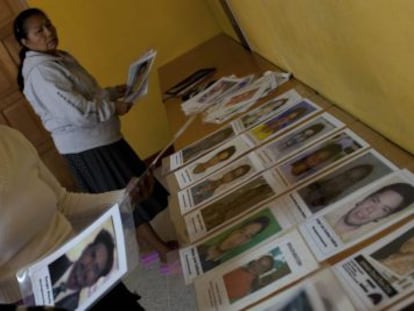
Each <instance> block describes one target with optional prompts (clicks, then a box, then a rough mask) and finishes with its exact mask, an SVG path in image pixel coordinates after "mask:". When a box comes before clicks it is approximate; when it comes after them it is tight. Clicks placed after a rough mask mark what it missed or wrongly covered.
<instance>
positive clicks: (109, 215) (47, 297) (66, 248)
mask: <svg viewBox="0 0 414 311" xmlns="http://www.w3.org/2000/svg"><path fill="white" fill-rule="evenodd" d="M102 230H105V231H107V232H109V233H110V234H111V235H112V237H113V239H114V244H115V249H114V252H115V254H114V263H113V266H112V269H111V271H110V272H109V274H107V275H106V276H105V277H101V278H100V279H99V280H98V282H97V283H96V284H94V285H92V286H91V287H89V288H84V289H83V290H82V291H81V295H80V300H79V304H78V307H77V308H76V310H85V309H86V308H87V307H88V306H90V305H91V304H92V303H93V302H94V301H96V300H97V299H98V298H99V297H100V296H101V295H103V294H104V293H106V291H107V290H108V289H109V288H111V286H113V285H114V284H115V282H117V281H118V280H119V279H120V278H121V277H122V276H123V275H124V274H125V273H126V271H127V265H126V252H125V241H124V232H123V229H122V223H121V217H120V211H119V207H118V205H117V204H116V205H114V206H113V207H112V208H110V209H109V210H108V211H106V212H105V213H104V214H103V215H101V216H100V217H99V218H98V219H97V220H96V221H94V222H93V223H92V224H91V225H90V226H88V227H87V228H86V229H85V230H83V231H82V232H81V233H79V234H78V235H77V236H76V237H74V238H73V239H71V240H70V241H68V242H67V243H65V244H64V245H63V246H61V247H60V248H58V249H57V250H56V251H54V252H53V253H51V254H50V255H48V256H47V257H45V258H43V259H41V260H40V261H38V262H36V263H34V264H33V265H31V266H30V267H27V269H28V274H29V275H30V278H31V282H32V287H33V295H34V298H35V303H36V305H54V297H53V292H52V287H53V285H55V284H52V283H51V273H52V271H50V270H49V265H51V264H52V263H53V262H54V261H55V260H57V259H59V258H60V257H61V256H63V255H66V256H68V257H69V258H74V259H72V260H73V261H74V260H76V259H77V258H78V257H79V256H80V254H81V252H82V250H83V249H84V248H85V247H86V246H87V245H88V244H89V243H91V242H92V241H93V239H94V238H95V237H96V235H97V234H98V233H99V232H100V231H102ZM18 274H20V272H19V273H18ZM57 298H59V296H57Z"/></svg>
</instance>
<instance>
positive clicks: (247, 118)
mask: <svg viewBox="0 0 414 311" xmlns="http://www.w3.org/2000/svg"><path fill="white" fill-rule="evenodd" d="M288 100H289V98H280V99H272V100H270V101H268V102H266V103H265V104H263V105H261V106H260V107H259V108H257V109H255V110H253V111H252V112H249V113H247V114H246V115H244V116H242V117H240V120H241V122H242V124H243V126H244V128H246V129H247V128H250V127H252V126H253V125H255V124H257V123H260V122H261V121H264V120H266V119H268V118H270V117H271V116H272V115H273V114H275V113H276V112H277V111H279V110H280V109H281V108H282V107H283V106H284V104H285V103H286V102H287V101H288Z"/></svg>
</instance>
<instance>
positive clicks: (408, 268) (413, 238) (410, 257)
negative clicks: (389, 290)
mask: <svg viewBox="0 0 414 311" xmlns="http://www.w3.org/2000/svg"><path fill="white" fill-rule="evenodd" d="M371 257H372V258H374V259H375V260H376V261H377V262H379V263H380V264H382V265H384V266H386V267H387V268H388V269H389V270H391V271H392V272H394V273H395V274H397V275H399V276H407V275H409V274H411V273H414V228H411V229H410V230H408V231H406V232H405V233H404V234H402V235H400V236H399V237H398V238H396V239H395V240H393V241H391V242H390V243H388V244H386V245H384V246H383V247H382V248H380V249H378V250H377V251H375V252H374V253H372V254H371Z"/></svg>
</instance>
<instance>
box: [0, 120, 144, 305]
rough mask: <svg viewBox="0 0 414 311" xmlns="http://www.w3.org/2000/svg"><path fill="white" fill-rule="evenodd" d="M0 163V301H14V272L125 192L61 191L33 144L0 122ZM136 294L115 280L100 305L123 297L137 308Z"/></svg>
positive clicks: (16, 291)
mask: <svg viewBox="0 0 414 311" xmlns="http://www.w3.org/2000/svg"><path fill="white" fill-rule="evenodd" d="M0 163H1V165H0V200H1V201H0V202H1V203H0V211H1V215H0V303H15V302H18V301H19V300H21V296H20V290H19V285H18V283H17V280H16V272H17V271H18V270H19V269H20V268H22V267H24V266H26V265H28V264H30V263H32V262H34V261H36V260H37V259H39V258H40V257H42V256H44V255H46V254H47V253H48V252H50V251H52V250H54V249H55V248H56V247H58V246H59V245H61V244H62V243H63V242H64V241H66V240H67V239H69V238H71V237H72V235H73V234H74V230H73V227H72V223H73V222H75V221H76V220H77V219H81V217H85V215H88V216H90V215H91V214H95V213H96V214H97V215H98V214H100V213H101V212H102V211H103V210H104V209H106V208H108V207H109V206H112V205H113V204H114V203H116V202H117V201H120V200H121V198H122V197H123V195H124V190H117V191H111V192H105V193H101V194H88V193H72V192H68V191H66V190H65V189H64V188H63V187H62V186H61V185H60V184H59V182H58V181H57V180H56V179H55V177H54V176H53V175H52V174H51V173H50V171H49V170H48V169H47V168H46V166H45V165H44V164H43V162H42V161H41V159H40V158H39V156H38V154H37V152H36V150H35V148H34V147H33V145H32V144H31V143H30V142H29V141H28V140H27V139H26V138H25V137H24V136H23V135H22V134H20V133H19V132H18V131H16V130H14V129H12V128H9V127H7V126H4V125H0ZM135 199H137V198H135ZM107 297H109V298H107ZM138 298H139V297H138V296H137V295H135V294H132V293H130V292H129V291H128V290H127V289H126V288H125V286H124V285H123V284H120V285H117V286H116V287H115V288H114V289H113V290H112V291H111V292H110V293H109V294H107V296H105V297H104V298H103V301H104V303H103V305H104V306H106V307H108V306H111V305H112V306H118V307H119V305H120V300H119V299H122V300H123V302H124V301H126V302H127V303H128V304H129V309H130V310H141V307H140V305H139V304H138V303H137V302H136V300H137V299H138ZM101 307H102V305H101V304H100V303H98V304H97V305H96V306H95V308H96V310H100V308H101ZM110 309H111V308H110ZM93 310H95V309H93Z"/></svg>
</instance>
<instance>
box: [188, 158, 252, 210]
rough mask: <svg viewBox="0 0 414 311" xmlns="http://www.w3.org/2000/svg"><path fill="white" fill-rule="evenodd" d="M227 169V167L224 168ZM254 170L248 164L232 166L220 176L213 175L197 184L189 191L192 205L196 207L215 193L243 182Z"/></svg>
mask: <svg viewBox="0 0 414 311" xmlns="http://www.w3.org/2000/svg"><path fill="white" fill-rule="evenodd" d="M226 168H227V167H226ZM254 171H255V169H254V167H252V165H251V164H249V163H244V164H240V165H237V166H232V167H231V168H230V169H226V170H225V171H224V172H222V173H220V174H215V175H214V176H213V177H211V176H210V177H208V178H207V179H205V180H203V181H201V182H199V183H197V184H196V185H194V186H192V187H191V189H190V194H191V197H192V198H193V202H194V205H198V204H200V203H202V202H204V201H206V200H208V199H210V198H211V197H213V196H214V195H216V194H217V193H222V192H223V191H225V190H226V189H228V188H229V187H230V186H232V185H233V184H236V183H238V182H240V181H244V180H245V179H246V178H245V177H246V176H250V174H249V173H254Z"/></svg>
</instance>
